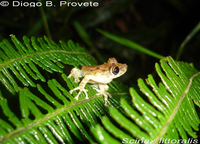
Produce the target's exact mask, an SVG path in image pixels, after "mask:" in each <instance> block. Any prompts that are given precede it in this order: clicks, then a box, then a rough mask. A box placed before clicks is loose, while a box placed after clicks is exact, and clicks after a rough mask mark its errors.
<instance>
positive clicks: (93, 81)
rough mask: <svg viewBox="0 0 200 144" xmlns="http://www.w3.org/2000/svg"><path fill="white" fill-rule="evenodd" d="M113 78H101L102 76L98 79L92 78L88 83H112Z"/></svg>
mask: <svg viewBox="0 0 200 144" xmlns="http://www.w3.org/2000/svg"><path fill="white" fill-rule="evenodd" d="M111 81H112V80H110V79H106V80H105V79H101V78H98V79H96V80H92V79H90V80H89V81H88V83H91V84H98V83H101V84H107V83H110V82H111Z"/></svg>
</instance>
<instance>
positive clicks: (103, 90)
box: [97, 84, 112, 106]
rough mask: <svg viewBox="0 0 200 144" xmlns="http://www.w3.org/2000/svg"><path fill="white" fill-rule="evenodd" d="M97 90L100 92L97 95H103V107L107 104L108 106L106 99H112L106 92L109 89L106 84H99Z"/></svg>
mask: <svg viewBox="0 0 200 144" xmlns="http://www.w3.org/2000/svg"><path fill="white" fill-rule="evenodd" d="M99 89H100V92H99V93H98V94H97V95H103V96H104V101H105V106H107V103H109V104H110V102H109V101H108V97H110V98H112V96H111V94H109V93H108V92H107V90H108V89H109V87H108V85H106V84H99Z"/></svg>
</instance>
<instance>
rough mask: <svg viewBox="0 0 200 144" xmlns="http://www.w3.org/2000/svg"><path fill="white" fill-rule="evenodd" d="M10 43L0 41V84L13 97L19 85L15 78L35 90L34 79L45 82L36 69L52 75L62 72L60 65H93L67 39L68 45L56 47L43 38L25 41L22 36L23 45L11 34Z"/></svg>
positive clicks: (32, 38)
mask: <svg viewBox="0 0 200 144" xmlns="http://www.w3.org/2000/svg"><path fill="white" fill-rule="evenodd" d="M11 40H12V42H13V44H14V45H12V44H10V42H9V41H8V40H3V41H2V42H0V81H1V83H2V84H3V85H4V86H5V87H6V88H7V89H8V90H9V91H10V92H11V93H13V94H14V93H15V92H17V91H18V86H19V83H17V82H16V79H15V77H16V78H17V79H18V80H19V81H20V82H21V83H22V84H23V85H24V86H29V85H30V86H32V87H36V84H35V82H34V81H33V80H34V79H35V80H41V81H43V82H45V81H46V79H45V78H44V76H43V75H42V74H41V72H40V71H39V69H38V66H39V67H41V68H42V69H44V70H45V71H47V72H49V73H52V72H63V70H62V68H64V66H63V65H62V63H64V64H70V65H74V66H76V67H77V66H79V65H91V64H92V65H96V61H95V60H94V58H93V57H91V56H90V55H89V54H88V52H87V51H86V50H85V49H83V48H81V47H80V46H79V45H75V44H74V43H73V42H72V41H71V40H70V41H69V42H68V46H66V45H65V44H64V43H63V42H60V45H57V44H55V43H54V42H53V41H51V42H50V41H49V40H48V39H47V38H46V37H44V39H41V38H38V39H37V41H36V39H35V37H31V39H28V38H27V37H26V36H24V37H23V41H24V44H23V43H21V42H20V41H19V40H18V39H17V38H16V37H15V36H14V35H11ZM13 74H14V75H15V77H13Z"/></svg>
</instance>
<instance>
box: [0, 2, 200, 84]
mask: <svg viewBox="0 0 200 144" xmlns="http://www.w3.org/2000/svg"><path fill="white" fill-rule="evenodd" d="M19 2H25V1H19ZM32 2H34V1H32ZM35 2H38V1H35ZM42 2H43V3H44V1H42ZM52 2H53V3H54V4H56V5H57V6H55V7H46V6H45V5H44V4H43V7H42V8H41V7H30V6H29V7H25V6H18V7H13V6H12V3H11V1H10V5H9V6H7V7H2V6H1V7H0V12H1V15H0V41H2V40H3V39H10V37H9V35H10V34H14V35H15V36H16V37H17V38H18V39H19V40H20V41H22V37H23V36H24V35H26V36H28V37H31V36H34V37H36V38H37V37H43V35H47V36H49V35H48V34H47V31H45V28H47V29H48V31H49V32H50V35H51V39H52V40H53V41H55V42H56V43H58V42H59V40H62V41H64V42H65V43H67V41H68V40H69V39H72V40H73V41H74V42H75V43H79V44H80V45H81V46H82V47H84V48H86V49H87V50H88V51H89V52H90V53H91V55H93V56H94V57H95V58H97V57H96V56H95V54H94V51H93V50H92V49H90V47H89V46H88V45H87V44H86V43H84V41H83V40H82V38H81V37H80V36H79V35H78V31H77V30H76V29H75V27H74V25H73V23H74V22H75V21H76V22H78V23H79V24H80V25H81V26H82V27H83V28H84V29H85V30H86V32H87V34H88V35H89V36H90V39H91V41H92V43H93V44H94V45H95V47H96V48H97V50H98V51H99V52H100V54H101V56H102V58H103V59H104V60H105V61H107V59H108V58H109V57H115V58H116V59H117V60H118V61H119V62H121V63H127V64H128V66H129V69H128V72H127V74H126V75H125V76H123V78H121V80H122V82H127V83H129V82H130V81H131V82H133V83H136V80H137V79H138V78H139V77H141V78H146V77H147V74H150V73H154V71H155V70H154V64H155V62H158V61H159V60H158V59H156V58H153V57H151V56H148V55H146V54H144V53H141V52H138V51H135V50H133V49H130V48H127V47H125V46H122V45H120V44H118V43H116V42H113V41H112V40H110V39H107V38H106V37H104V36H102V35H101V34H100V33H98V32H97V31H96V28H99V29H101V30H104V31H106V32H108V33H112V34H115V35H118V36H120V37H124V38H127V39H129V40H132V41H134V42H136V43H138V44H140V45H142V46H144V47H146V48H148V49H150V50H152V51H154V52H156V53H158V54H160V55H163V56H169V55H170V56H172V57H173V58H175V57H176V55H177V51H178V48H179V46H180V44H181V42H182V41H183V40H184V39H185V37H186V36H187V35H188V34H189V33H190V31H191V30H192V29H193V28H194V27H195V26H196V25H197V23H198V22H199V18H200V17H199V12H200V8H199V6H200V1H199V0H151V1H150V0H99V1H96V2H99V6H98V7H78V6H77V7H72V6H71V7H67V6H63V7H60V6H59V5H58V4H59V2H60V1H57V0H53V1H52ZM67 2H70V1H67ZM76 2H77V1H76ZM79 2H80V1H79ZM89 2H90V1H89ZM41 9H43V10H44V17H45V18H46V19H47V22H48V27H46V26H45V24H44V21H43V18H42V12H41V11H42V10H41ZM49 38H50V37H49ZM199 47H200V34H199V33H198V34H196V35H195V37H194V38H193V39H192V40H191V41H190V42H189V43H188V44H187V45H186V46H185V48H184V51H183V53H182V55H181V57H180V60H182V61H185V62H189V63H193V64H194V66H195V67H196V68H198V69H199V68H200V66H199V61H200V57H199V56H200V54H199ZM97 61H98V62H99V64H100V63H101V62H100V60H99V59H98V58H97Z"/></svg>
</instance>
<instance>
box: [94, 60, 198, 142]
mask: <svg viewBox="0 0 200 144" xmlns="http://www.w3.org/2000/svg"><path fill="white" fill-rule="evenodd" d="M160 63H161V64H160V65H161V67H162V69H161V67H160V66H159V64H156V66H155V67H156V71H157V73H158V75H159V77H160V78H161V81H162V82H160V83H158V84H156V82H155V80H154V79H153V77H152V75H148V78H147V79H146V83H147V84H148V85H149V86H147V85H146V84H145V82H144V81H143V80H142V79H139V80H138V85H139V88H140V90H141V92H142V93H143V94H145V95H146V97H147V98H148V101H147V100H144V99H143V98H142V97H141V96H140V95H139V94H138V93H137V92H136V91H135V90H134V89H133V88H130V94H131V96H132V103H133V104H134V105H135V108H136V109H135V108H134V107H133V106H131V105H129V104H128V103H127V101H126V100H123V99H121V107H122V108H123V110H124V112H125V113H126V114H122V113H121V112H120V111H119V110H117V109H116V108H114V107H112V108H110V110H109V112H110V114H111V117H112V120H114V121H116V122H117V123H118V125H120V126H118V125H114V124H112V122H111V120H110V119H108V118H107V117H103V118H102V123H103V126H104V128H103V127H102V126H100V125H96V127H95V130H94V129H91V131H92V132H93V134H94V136H95V137H96V139H97V141H98V142H99V143H109V142H110V141H111V140H112V141H116V139H115V138H118V140H117V142H121V143H141V142H144V143H198V139H196V138H197V135H196V133H195V132H194V131H198V130H199V128H198V126H199V124H200V120H199V117H198V115H197V112H196V110H195V107H194V103H195V104H196V105H198V106H200V105H199V102H200V90H199V89H200V87H199V85H200V72H198V71H197V70H196V69H195V68H194V67H192V66H191V65H189V64H187V63H183V62H175V61H174V60H173V59H172V58H171V57H167V58H166V59H165V60H161V61H160ZM124 131H126V132H124ZM108 135H109V136H108ZM188 135H189V136H190V137H192V138H193V139H191V138H190V139H189V138H188ZM113 136H114V137H113Z"/></svg>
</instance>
